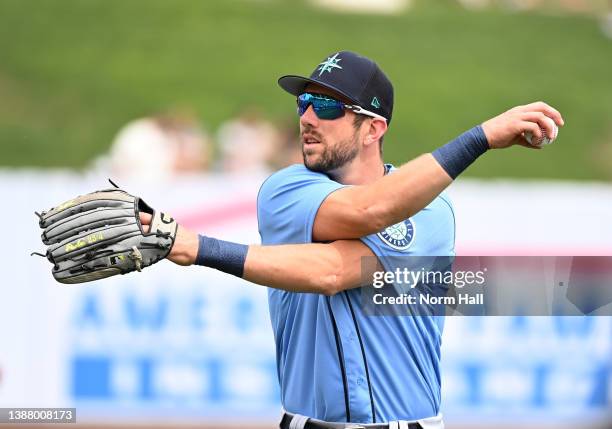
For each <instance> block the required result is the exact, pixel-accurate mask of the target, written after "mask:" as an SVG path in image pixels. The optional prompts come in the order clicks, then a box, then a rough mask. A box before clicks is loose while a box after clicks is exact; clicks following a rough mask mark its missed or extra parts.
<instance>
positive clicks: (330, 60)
mask: <svg viewBox="0 0 612 429" xmlns="http://www.w3.org/2000/svg"><path fill="white" fill-rule="evenodd" d="M338 55H340V52H336V54H334V55H333V56H331V57H327V59H326V60H325V61H323V62H322V63H320V64H319V66H320V67H319V68H318V69H317V70H318V72H319V76H321V75H322V74H323V72H329V73H331V72H332V70H333V69H335V68H336V69H341V68H342V67H341V66H339V65H338V62H340V61H342V58H338Z"/></svg>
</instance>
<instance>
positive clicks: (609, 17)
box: [601, 0, 612, 39]
mask: <svg viewBox="0 0 612 429" xmlns="http://www.w3.org/2000/svg"><path fill="white" fill-rule="evenodd" d="M601 30H602V31H603V33H604V34H605V35H606V36H607V37H608V38H609V39H612V0H608V7H607V8H606V10H605V11H604V14H603V17H602V20H601Z"/></svg>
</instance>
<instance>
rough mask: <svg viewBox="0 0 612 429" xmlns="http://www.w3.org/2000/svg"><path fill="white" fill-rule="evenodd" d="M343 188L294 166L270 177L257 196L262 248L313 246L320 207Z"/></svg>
mask: <svg viewBox="0 0 612 429" xmlns="http://www.w3.org/2000/svg"><path fill="white" fill-rule="evenodd" d="M344 186H345V185H342V184H340V183H338V182H334V181H333V180H331V179H330V178H329V177H328V176H326V175H325V174H322V173H317V172H314V171H310V170H308V169H307V168H306V167H304V166H303V165H293V166H291V167H288V168H285V169H283V170H281V171H279V172H277V173H275V174H273V175H272V176H270V177H269V178H268V179H267V180H266V181H265V182H264V183H263V185H262V186H261V189H260V190H259V194H258V196H257V221H258V224H259V234H260V236H261V242H262V244H264V245H266V244H279V243H283V244H289V243H310V242H312V228H313V225H314V220H315V217H316V215H317V211H318V210H319V207H320V206H321V203H323V201H324V200H325V198H327V196H328V195H329V194H331V193H332V192H334V191H336V190H338V189H340V188H342V187H344Z"/></svg>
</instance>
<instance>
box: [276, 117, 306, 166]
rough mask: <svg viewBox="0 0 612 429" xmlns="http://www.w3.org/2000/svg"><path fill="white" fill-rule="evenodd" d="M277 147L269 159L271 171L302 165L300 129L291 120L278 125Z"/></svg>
mask: <svg viewBox="0 0 612 429" xmlns="http://www.w3.org/2000/svg"><path fill="white" fill-rule="evenodd" d="M278 133H279V147H278V150H276V151H275V152H274V154H273V156H272V158H271V159H270V162H269V164H270V166H271V167H272V170H273V171H276V170H280V169H283V168H285V167H289V166H290V165H293V164H302V163H303V157H302V150H301V147H302V146H301V142H300V137H299V136H300V129H299V126H298V125H297V124H296V123H295V120H294V119H293V118H290V119H285V120H284V121H281V122H280V124H279V125H278Z"/></svg>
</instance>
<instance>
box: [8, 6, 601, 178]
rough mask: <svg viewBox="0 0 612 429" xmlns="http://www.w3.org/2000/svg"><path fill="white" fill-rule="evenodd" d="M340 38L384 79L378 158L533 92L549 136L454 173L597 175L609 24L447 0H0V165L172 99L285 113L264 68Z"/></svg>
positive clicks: (48, 156)
mask: <svg viewBox="0 0 612 429" xmlns="http://www.w3.org/2000/svg"><path fill="white" fill-rule="evenodd" d="M341 49H350V50H355V51H357V52H360V53H362V54H365V55H368V56H370V57H372V58H374V59H375V60H376V61H377V62H378V63H379V64H380V65H381V66H382V68H383V69H384V70H385V71H386V72H387V74H388V75H389V76H390V78H391V80H392V81H393V82H394V86H395V89H396V104H395V112H394V120H393V123H392V125H391V127H390V129H389V132H388V135H387V138H386V140H385V157H386V159H387V160H388V161H392V162H395V163H401V162H403V161H406V160H408V159H410V158H412V157H414V156H416V155H418V154H420V153H423V152H427V151H431V150H433V149H434V148H435V147H437V146H439V145H440V144H442V143H444V142H446V141H448V140H449V139H451V138H452V137H453V136H455V135H457V134H459V133H460V132H462V131H464V130H465V129H467V128H470V127H471V126H473V125H475V124H477V123H479V122H482V121H483V120H485V119H487V118H489V117H491V116H493V115H495V114H497V113H500V112H502V111H504V110H506V109H508V108H510V107H512V106H514V105H517V104H523V103H526V102H530V101H536V100H540V99H541V100H545V101H547V102H549V103H550V104H552V105H554V106H556V107H557V108H558V109H559V110H561V112H562V113H563V114H564V117H565V120H566V126H565V128H563V129H562V130H561V132H560V137H559V139H558V141H557V142H556V143H555V144H554V145H553V146H552V147H548V148H546V149H545V150H542V151H529V150H524V149H522V148H512V149H509V150H508V151H496V152H491V153H489V154H487V155H486V157H487V160H486V161H483V162H479V163H477V165H475V166H474V167H473V168H471V169H470V170H469V175H471V176H477V177H489V176H496V177H497V176H503V177H535V178H560V179H588V180H593V179H595V180H612V40H610V39H606V38H605V37H604V35H603V33H602V32H601V31H600V28H599V21H598V20H597V19H596V17H592V16H586V15H566V14H562V13H552V14H551V13H530V14H526V13H508V12H507V11H503V10H500V9H496V8H492V9H487V10H485V11H479V12H468V11H465V10H463V9H461V8H460V7H459V6H457V5H456V4H455V2H453V1H450V0H447V1H443V0H429V1H425V0H421V1H418V2H417V3H416V6H415V7H413V8H412V9H411V10H410V11H408V12H406V13H403V14H401V15H399V16H364V15H358V14H352V15H351V14H339V13H330V12H322V11H319V10H316V9H314V8H312V7H311V6H308V4H306V3H305V2H303V1H288V0H287V1H281V0H277V1H271V0H269V1H263V0H260V1H238V0H226V1H213V0H173V1H170V0H146V1H145V0H138V1H137V0H123V1H120V0H61V1H60V0H37V1H33V0H31V1H24V0H0V146H1V148H2V150H1V151H0V165H4V166H40V167H60V166H69V167H76V168H83V167H85V166H86V165H87V164H88V162H89V161H90V160H91V159H92V158H93V157H95V156H97V155H99V154H101V153H104V152H105V151H106V150H107V148H108V146H109V143H110V141H111V140H112V138H113V136H114V135H115V133H116V131H117V130H118V129H119V128H120V127H121V126H122V125H124V124H125V123H126V122H127V121H129V120H131V119H134V118H136V117H140V116H143V115H149V114H153V113H157V112H161V111H167V110H168V109H173V108H178V109H191V110H193V111H194V112H195V113H196V114H197V116H198V118H199V119H201V120H202V121H203V122H204V123H205V124H206V125H207V126H208V127H209V128H211V129H212V130H214V129H215V128H216V127H217V126H218V125H219V124H220V123H221V122H222V121H223V120H225V119H227V118H229V117H230V116H232V115H234V114H235V113H236V112H238V111H239V110H240V108H241V106H243V105H245V104H259V105H261V107H262V109H263V110H264V111H265V112H266V114H267V115H268V116H269V117H270V118H272V119H279V120H280V119H284V118H286V117H287V115H291V114H293V112H294V101H293V99H292V98H291V97H290V96H288V95H287V94H285V93H283V92H282V91H281V90H280V89H279V88H278V87H277V85H276V79H277V77H278V76H280V75H282V74H286V73H305V74H308V73H310V72H311V71H312V69H313V68H314V66H315V65H316V64H317V63H318V62H320V61H321V60H322V59H323V58H324V57H325V55H327V54H329V53H333V52H335V51H337V50H341Z"/></svg>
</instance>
